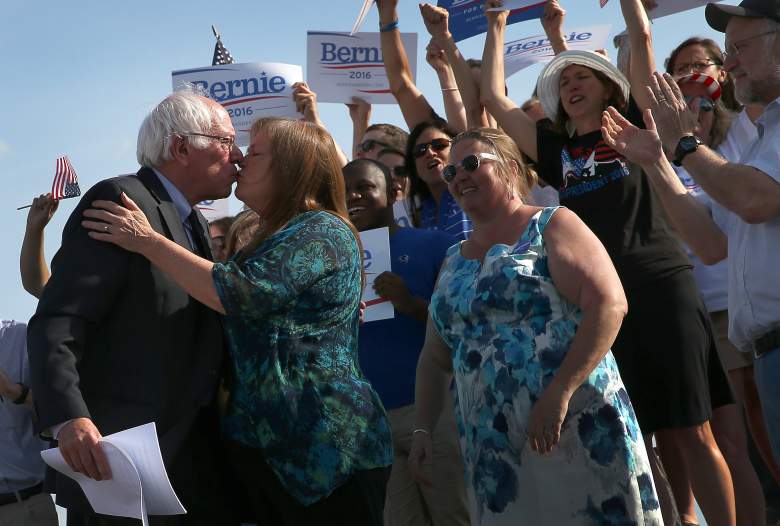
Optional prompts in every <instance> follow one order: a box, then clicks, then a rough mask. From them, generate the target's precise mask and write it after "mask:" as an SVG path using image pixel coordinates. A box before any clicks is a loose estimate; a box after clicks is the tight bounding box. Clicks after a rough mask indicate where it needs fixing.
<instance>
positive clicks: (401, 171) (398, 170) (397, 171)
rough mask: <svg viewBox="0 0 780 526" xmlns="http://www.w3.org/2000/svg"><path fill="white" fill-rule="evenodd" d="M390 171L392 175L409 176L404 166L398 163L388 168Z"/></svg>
mask: <svg viewBox="0 0 780 526" xmlns="http://www.w3.org/2000/svg"><path fill="white" fill-rule="evenodd" d="M390 172H391V173H392V174H393V177H409V172H407V171H406V166H403V165H399V166H393V167H391V168H390Z"/></svg>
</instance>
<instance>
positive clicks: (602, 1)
mask: <svg viewBox="0 0 780 526" xmlns="http://www.w3.org/2000/svg"><path fill="white" fill-rule="evenodd" d="M607 2H609V0H599V4H601V7H604V6H605V5H607Z"/></svg>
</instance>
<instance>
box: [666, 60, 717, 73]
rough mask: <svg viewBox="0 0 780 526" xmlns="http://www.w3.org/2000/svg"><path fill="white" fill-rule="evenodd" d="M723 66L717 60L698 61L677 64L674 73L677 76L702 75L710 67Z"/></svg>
mask: <svg viewBox="0 0 780 526" xmlns="http://www.w3.org/2000/svg"><path fill="white" fill-rule="evenodd" d="M722 65H723V64H721V63H719V62H717V61H715V60H697V61H696V62H686V63H683V64H676V65H675V66H674V69H673V70H672V73H674V74H675V75H677V76H683V75H687V74H688V73H701V72H702V71H704V70H705V69H707V68H708V67H710V66H722Z"/></svg>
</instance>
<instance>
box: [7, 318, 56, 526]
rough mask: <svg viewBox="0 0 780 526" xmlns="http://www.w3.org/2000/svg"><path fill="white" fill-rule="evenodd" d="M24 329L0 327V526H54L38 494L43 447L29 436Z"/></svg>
mask: <svg viewBox="0 0 780 526" xmlns="http://www.w3.org/2000/svg"><path fill="white" fill-rule="evenodd" d="M29 385H30V370H29V365H28V362H27V325H25V324H24V323H17V322H15V321H6V320H1V321H0V524H2V525H8V526H17V525H18V526H22V525H24V526H57V512H56V511H55V510H54V501H53V500H52V498H51V495H49V494H48V493H44V491H43V476H44V472H45V465H44V463H43V460H42V459H41V454H40V452H41V450H42V449H44V448H45V447H46V444H45V442H43V441H42V440H40V439H39V438H38V435H37V434H35V433H34V432H33V421H32V416H33V412H32V391H31V390H30V387H29Z"/></svg>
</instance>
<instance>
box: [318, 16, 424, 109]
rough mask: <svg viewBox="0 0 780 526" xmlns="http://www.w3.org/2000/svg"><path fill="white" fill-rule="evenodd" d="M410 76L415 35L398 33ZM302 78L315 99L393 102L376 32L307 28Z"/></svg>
mask: <svg viewBox="0 0 780 526" xmlns="http://www.w3.org/2000/svg"><path fill="white" fill-rule="evenodd" d="M401 40H402V42H403V45H404V48H405V49H406V54H407V56H408V57H409V67H410V68H411V70H412V75H413V76H416V72H417V34H416V33H401ZM306 79H307V82H308V84H309V86H310V87H311V89H312V90H313V91H314V92H316V93H317V100H318V101H319V102H340V103H348V102H352V97H359V98H361V99H364V100H365V101H366V102H369V103H371V104H396V100H395V98H394V97H393V95H392V93H390V83H389V82H388V80H387V74H386V73H385V63H384V61H383V60H382V47H381V43H380V40H379V33H355V34H354V35H350V34H349V33H333V32H326V31H309V32H308V34H307V39H306Z"/></svg>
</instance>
